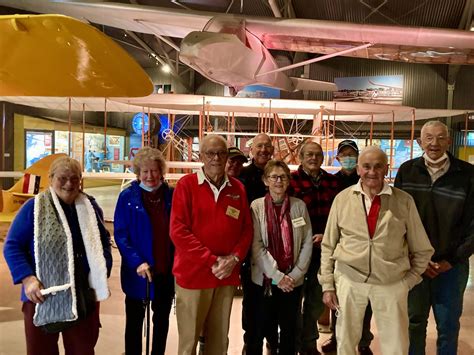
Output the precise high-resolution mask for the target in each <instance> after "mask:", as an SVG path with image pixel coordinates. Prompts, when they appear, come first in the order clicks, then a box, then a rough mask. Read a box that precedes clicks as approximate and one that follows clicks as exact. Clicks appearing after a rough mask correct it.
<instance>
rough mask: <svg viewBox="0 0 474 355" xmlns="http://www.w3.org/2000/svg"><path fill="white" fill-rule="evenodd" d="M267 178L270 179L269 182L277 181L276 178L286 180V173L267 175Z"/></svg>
mask: <svg viewBox="0 0 474 355" xmlns="http://www.w3.org/2000/svg"><path fill="white" fill-rule="evenodd" d="M267 179H268V180H270V181H271V182H277V181H278V180H281V181H282V182H284V181H288V175H268V176H267Z"/></svg>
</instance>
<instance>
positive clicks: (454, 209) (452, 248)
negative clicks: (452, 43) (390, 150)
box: [395, 121, 474, 355]
mask: <svg viewBox="0 0 474 355" xmlns="http://www.w3.org/2000/svg"><path fill="white" fill-rule="evenodd" d="M450 143H451V138H450V136H449V132H448V127H447V126H446V125H445V124H444V123H442V122H439V121H429V122H427V123H425V124H424V125H423V127H422V128H421V137H420V139H419V140H418V144H419V145H420V146H421V148H422V149H423V152H424V153H423V156H421V157H418V158H415V159H412V160H408V161H407V162H405V163H403V164H402V165H401V166H400V169H399V170H398V173H397V177H396V178H395V186H396V187H398V188H401V189H402V190H405V191H406V192H408V193H409V194H410V195H412V196H413V198H414V199H415V203H416V207H417V209H418V212H419V214H420V217H421V221H422V222H423V225H424V227H425V230H426V233H427V234H428V237H429V239H430V242H431V244H432V245H433V247H434V249H435V252H434V255H433V257H432V258H431V261H430V262H429V264H428V267H427V268H426V271H425V272H424V273H423V281H422V282H421V283H420V284H418V285H417V286H415V287H414V288H413V290H411V291H410V293H409V296H408V314H409V317H410V351H409V354H413V355H423V354H425V346H426V327H427V324H428V316H429V313H430V309H431V308H433V313H434V316H435V317H434V318H435V320H436V329H437V331H438V339H437V342H436V346H437V352H436V353H437V354H456V353H457V348H458V336H459V327H460V325H459V318H460V317H461V314H462V307H463V296H464V291H465V289H466V284H467V280H468V277H469V257H470V256H471V255H472V253H473V251H474V167H473V166H472V165H471V164H469V163H467V162H464V161H462V160H459V159H456V158H455V157H454V156H452V155H451V154H450V153H449V152H448V151H447V150H448V147H449V144H450Z"/></svg>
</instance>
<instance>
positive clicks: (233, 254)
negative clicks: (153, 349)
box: [170, 135, 253, 355]
mask: <svg viewBox="0 0 474 355" xmlns="http://www.w3.org/2000/svg"><path fill="white" fill-rule="evenodd" d="M227 157H228V151H227V143H226V141H225V140H224V138H222V137H221V136H218V135H208V136H206V137H205V138H204V139H203V140H202V142H201V146H200V158H201V161H202V162H203V163H204V166H203V168H202V170H200V171H198V172H197V173H194V174H189V175H186V176H184V177H183V178H181V180H179V181H178V184H177V185H176V189H175V192H174V195H173V206H172V211H171V224H170V231H171V239H172V241H173V243H174V245H175V247H176V251H175V262H174V267H173V274H174V276H175V278H176V317H177V321H178V333H179V344H178V354H180V355H185V354H186V355H187V354H195V352H196V345H197V341H198V336H199V334H201V333H202V332H203V334H205V336H206V346H205V350H204V353H205V354H226V353H227V347H228V337H227V335H228V332H229V324H230V312H231V308H232V300H233V297H234V292H235V289H236V286H238V285H239V284H240V279H239V270H240V264H241V262H240V261H241V260H243V259H244V257H245V256H246V255H247V251H248V249H249V247H250V243H251V241H252V237H253V229H252V219H251V216H250V209H249V206H248V202H247V195H246V193H245V189H244V187H243V185H242V183H240V182H239V181H238V180H237V179H235V178H233V177H229V176H227V175H226V174H225V165H226V161H227ZM203 328H206V329H203Z"/></svg>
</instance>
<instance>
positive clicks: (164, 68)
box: [161, 64, 171, 73]
mask: <svg viewBox="0 0 474 355" xmlns="http://www.w3.org/2000/svg"><path fill="white" fill-rule="evenodd" d="M161 70H163V72H165V73H169V72H171V67H170V66H169V65H168V64H164V65H163V66H162V67H161Z"/></svg>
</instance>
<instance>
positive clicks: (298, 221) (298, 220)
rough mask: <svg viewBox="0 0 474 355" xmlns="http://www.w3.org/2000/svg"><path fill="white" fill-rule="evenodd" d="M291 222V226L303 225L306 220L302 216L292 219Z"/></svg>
mask: <svg viewBox="0 0 474 355" xmlns="http://www.w3.org/2000/svg"><path fill="white" fill-rule="evenodd" d="M291 223H292V224H293V227H303V226H305V225H306V221H305V220H304V218H303V217H298V218H295V219H292V220H291Z"/></svg>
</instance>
